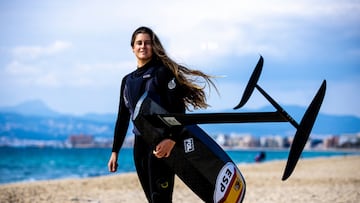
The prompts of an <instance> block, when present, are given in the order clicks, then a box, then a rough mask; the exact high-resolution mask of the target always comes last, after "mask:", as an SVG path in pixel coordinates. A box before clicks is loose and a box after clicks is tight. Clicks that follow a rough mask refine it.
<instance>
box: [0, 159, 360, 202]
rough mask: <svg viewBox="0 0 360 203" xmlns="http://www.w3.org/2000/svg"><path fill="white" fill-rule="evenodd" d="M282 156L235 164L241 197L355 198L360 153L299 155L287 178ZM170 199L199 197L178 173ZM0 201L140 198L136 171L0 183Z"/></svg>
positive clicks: (269, 199) (280, 199)
mask: <svg viewBox="0 0 360 203" xmlns="http://www.w3.org/2000/svg"><path fill="white" fill-rule="evenodd" d="M284 167H285V161H275V162H267V163H260V164H250V165H240V166H239V168H240V170H241V171H242V173H243V175H244V177H245V179H246V182H247V192H246V196H245V199H244V202H250V203H252V202H256V203H261V202H264V203H265V202H266V203H272V202H273V203H282V202H284V203H285V202H286V203H288V202H307V203H309V202H316V203H322V202H323V203H325V202H326V203H328V202H337V203H338V202H346V203H351V202H353V203H355V202H356V203H357V202H359V201H360V156H345V157H334V158H314V159H302V160H300V161H299V163H298V165H297V167H296V169H295V171H294V173H293V174H292V176H291V177H290V178H289V179H288V180H287V181H281V176H282V171H283V169H284ZM173 199H174V201H173V202H174V203H180V202H191V203H198V202H199V203H200V202H202V201H201V200H200V199H199V198H198V197H196V196H195V195H194V194H193V193H192V192H191V190H189V189H188V188H187V187H186V186H185V185H184V184H183V183H182V182H181V181H180V180H179V179H177V180H176V185H175V191H174V198H173ZM0 202H1V203H6V202H29V203H30V202H31V203H35V202H60V203H62V202H72V203H74V202H98V203H100V202H101V203H120V202H131V203H144V202H146V199H145V196H144V194H143V191H142V189H141V187H140V185H139V182H138V180H137V176H136V174H135V173H129V174H117V175H111V176H105V177H96V178H88V179H66V180H51V181H39V182H31V183H14V184H5V185H0Z"/></svg>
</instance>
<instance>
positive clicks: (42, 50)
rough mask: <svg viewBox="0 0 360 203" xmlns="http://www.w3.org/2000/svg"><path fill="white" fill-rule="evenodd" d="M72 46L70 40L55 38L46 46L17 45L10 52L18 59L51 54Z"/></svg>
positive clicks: (35, 57)
mask: <svg viewBox="0 0 360 203" xmlns="http://www.w3.org/2000/svg"><path fill="white" fill-rule="evenodd" d="M71 46H72V43H71V42H67V41H61V40H56V41H55V42H53V43H52V44H50V45H47V46H39V45H34V46H17V47H15V48H14V49H13V50H12V54H13V55H14V57H15V58H18V59H37V58H40V57H43V56H51V55H55V54H58V53H61V52H63V51H64V50H66V49H69V48H70V47H71Z"/></svg>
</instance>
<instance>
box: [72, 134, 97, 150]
mask: <svg viewBox="0 0 360 203" xmlns="http://www.w3.org/2000/svg"><path fill="white" fill-rule="evenodd" d="M68 144H69V145H70V147H74V148H88V147H93V146H94V144H95V142H94V137H93V136H92V135H83V134H80V135H70V136H69V137H68Z"/></svg>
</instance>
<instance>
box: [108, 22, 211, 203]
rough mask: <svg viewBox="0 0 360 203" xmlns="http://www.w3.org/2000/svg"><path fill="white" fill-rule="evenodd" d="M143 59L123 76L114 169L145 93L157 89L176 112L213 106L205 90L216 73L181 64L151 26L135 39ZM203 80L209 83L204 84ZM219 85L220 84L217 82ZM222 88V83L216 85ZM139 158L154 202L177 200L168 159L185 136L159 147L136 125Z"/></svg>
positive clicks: (112, 161) (142, 176)
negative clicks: (208, 102) (140, 99)
mask: <svg viewBox="0 0 360 203" xmlns="http://www.w3.org/2000/svg"><path fill="white" fill-rule="evenodd" d="M131 47H132V50H133V52H134V54H135V57H136V59H137V69H136V70H134V71H133V72H132V73H130V74H128V75H126V76H125V77H124V78H123V79H122V83H121V91H120V102H119V111H118V117H117V121H116V126H115V132H114V142H113V148H112V154H111V157H110V160H109V163H108V168H109V171H110V172H115V171H116V170H117V166H118V164H117V160H118V153H119V151H120V148H121V146H122V144H123V141H124V138H125V135H126V132H127V130H128V125H129V120H130V117H131V115H132V114H133V112H134V109H135V106H136V103H137V101H138V100H139V98H140V97H141V96H142V95H143V93H144V92H145V91H152V92H155V93H156V94H157V95H158V96H159V97H160V99H159V101H160V105H161V106H162V107H163V108H165V109H166V110H167V111H168V112H171V113H185V110H186V109H190V108H191V107H192V108H194V109H198V108H206V107H208V105H207V103H206V95H205V92H204V88H205V86H206V85H213V86H214V84H213V82H212V81H211V79H210V76H208V75H206V74H204V73H202V72H201V71H197V70H191V69H188V68H186V67H184V66H180V65H179V64H177V63H176V62H175V61H173V60H172V59H171V58H169V57H168V55H167V54H166V52H165V49H164V48H163V46H162V44H161V42H160V40H159V38H158V37H157V36H156V34H155V33H154V32H153V31H152V30H151V29H150V28H147V27H139V28H138V29H136V30H135V32H134V33H133V35H132V38H131ZM199 83H202V84H203V85H202V86H200V85H199ZM214 87H215V86H214ZM215 88H216V87H215ZM133 132H134V134H135V144H134V161H135V166H136V171H137V174H138V177H139V180H140V183H141V185H142V188H143V190H144V192H145V195H146V198H147V199H148V201H149V202H150V203H157V202H159V203H167V202H172V192H173V187H174V175H175V174H174V172H172V171H171V170H170V169H169V167H168V166H167V165H166V164H165V163H164V162H163V158H166V157H169V156H170V155H171V150H172V149H173V147H174V146H175V144H176V141H177V140H178V139H180V135H178V134H177V133H176V131H173V132H170V133H171V134H172V136H171V137H169V138H166V139H164V140H161V141H159V143H157V144H156V146H149V145H148V144H146V143H145V141H144V140H143V138H142V136H146V135H140V133H139V131H138V130H137V129H136V126H134V129H133Z"/></svg>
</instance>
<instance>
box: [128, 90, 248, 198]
mask: <svg viewBox="0 0 360 203" xmlns="http://www.w3.org/2000/svg"><path fill="white" fill-rule="evenodd" d="M166 113H168V112H167V111H166V110H164V109H163V108H162V107H161V106H160V105H159V104H157V103H156V102H155V101H154V100H153V99H152V96H151V95H150V94H148V93H145V94H144V95H143V96H142V97H141V98H140V99H139V101H138V103H137V106H136V109H135V112H134V115H133V122H134V125H135V127H136V128H137V130H139V131H140V133H141V134H142V135H141V136H143V138H144V140H145V141H146V142H147V143H148V144H150V145H152V146H156V144H157V143H158V142H159V141H160V140H162V139H164V138H165V137H162V136H163V135H164V134H165V133H164V131H165V130H167V129H166V128H162V127H155V126H154V125H152V124H151V122H150V121H149V120H148V118H149V117H147V116H146V115H152V114H166ZM180 130H181V139H180V140H181V141H180V142H179V141H178V142H177V144H176V145H175V147H174V148H173V150H172V152H171V155H170V156H169V157H168V158H164V161H165V162H166V163H167V164H168V165H169V166H170V167H171V168H172V169H173V170H174V172H175V173H176V175H177V176H178V177H179V178H180V179H181V180H182V181H183V182H184V183H185V184H186V185H187V186H188V187H189V188H190V189H191V190H192V191H193V192H194V193H195V194H197V195H198V196H199V197H200V198H201V199H202V200H203V201H205V202H216V203H218V202H224V203H237V202H239V203H240V202H242V201H243V198H244V195H245V190H246V185H245V180H244V178H243V176H242V174H241V172H240V170H239V169H238V168H237V166H236V164H235V163H234V162H233V161H232V160H231V158H230V157H229V156H228V155H227V153H226V152H225V151H224V150H223V149H222V148H221V147H220V146H219V145H218V144H217V143H216V142H215V141H214V140H213V139H212V138H211V137H210V136H209V135H207V133H206V132H205V131H203V130H202V129H201V128H200V127H199V126H197V125H186V126H182V127H181V129H180Z"/></svg>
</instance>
